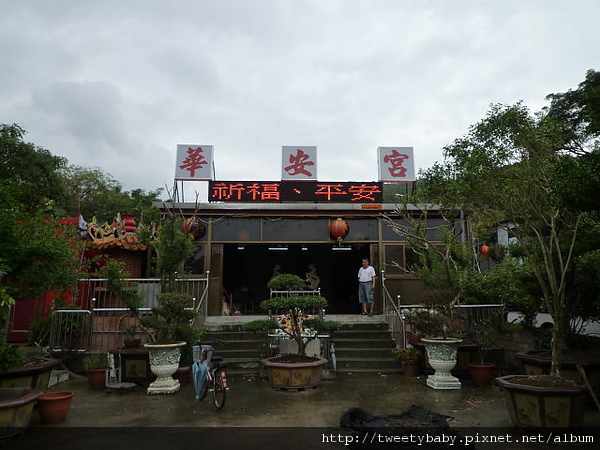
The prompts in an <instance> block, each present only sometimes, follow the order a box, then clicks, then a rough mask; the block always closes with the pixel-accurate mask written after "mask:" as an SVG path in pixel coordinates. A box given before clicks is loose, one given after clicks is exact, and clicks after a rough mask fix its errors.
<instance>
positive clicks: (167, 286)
mask: <svg viewBox="0 0 600 450" xmlns="http://www.w3.org/2000/svg"><path fill="white" fill-rule="evenodd" d="M147 238H148V239H149V242H148V243H149V244H150V245H151V246H152V248H153V250H154V251H155V253H156V271H157V272H158V274H159V275H160V278H161V294H160V295H159V296H158V299H157V303H158V305H157V306H155V307H153V308H152V315H150V316H143V317H140V316H139V310H136V309H135V308H134V310H135V311H136V313H137V314H138V317H140V324H141V326H142V327H143V328H144V331H145V332H146V334H147V335H148V338H149V341H150V342H149V343H147V344H144V347H145V348H147V349H148V352H149V359H150V370H151V371H152V372H153V373H154V374H155V375H156V377H157V378H156V380H155V381H153V382H152V383H150V386H148V390H147V392H148V394H173V393H175V392H177V391H178V390H179V388H180V382H179V380H177V379H174V378H173V376H172V375H173V374H174V373H175V372H176V371H177V369H178V368H179V362H180V360H181V355H182V352H183V353H184V354H188V355H191V353H192V346H193V345H194V343H195V341H196V339H197V337H198V336H199V333H200V332H199V331H198V330H196V329H195V328H194V326H193V321H194V319H195V316H196V313H195V311H194V310H193V309H192V306H193V305H192V303H191V298H190V297H189V296H187V295H185V294H182V293H179V292H178V291H177V285H176V277H177V273H178V271H181V269H182V268H183V263H184V261H185V259H186V258H187V256H188V255H189V254H190V253H191V252H192V251H193V250H194V245H193V243H192V238H191V237H190V236H187V235H186V234H185V233H183V232H182V230H181V219H180V217H178V216H177V215H176V214H174V213H172V212H170V213H169V214H168V215H166V216H165V217H164V218H163V221H162V224H161V225H160V227H159V228H158V231H157V233H156V235H155V236H154V235H152V236H148V237H147ZM188 359H189V358H188Z"/></svg>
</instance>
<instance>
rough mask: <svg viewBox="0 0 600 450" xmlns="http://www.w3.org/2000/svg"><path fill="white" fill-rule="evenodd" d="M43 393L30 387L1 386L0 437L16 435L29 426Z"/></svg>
mask: <svg viewBox="0 0 600 450" xmlns="http://www.w3.org/2000/svg"><path fill="white" fill-rule="evenodd" d="M42 394H43V392H42V391H40V390H38V389H33V388H30V387H8V388H0V439H2V440H4V439H7V438H9V437H11V436H14V435H16V434H18V433H20V432H22V431H23V430H25V428H27V427H28V426H29V422H30V421H31V413H32V411H33V407H34V406H35V402H36V400H37V399H38V398H39V397H40V396H41V395H42Z"/></svg>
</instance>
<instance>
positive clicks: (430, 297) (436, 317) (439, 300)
mask: <svg viewBox="0 0 600 450" xmlns="http://www.w3.org/2000/svg"><path fill="white" fill-rule="evenodd" d="M453 298H454V293H453V291H452V290H444V289H432V288H429V289H427V290H426V291H425V292H424V294H423V300H424V302H425V304H426V305H427V307H426V308H425V309H420V310H416V311H414V312H412V313H409V314H408V315H407V318H406V320H407V321H408V322H409V323H411V324H412V325H413V327H414V330H415V332H416V333H417V334H418V335H419V336H420V339H419V343H417V344H415V345H417V346H423V347H424V348H425V354H426V356H427V363H428V364H429V366H430V367H431V368H432V369H433V370H434V373H433V374H432V375H428V377H427V381H426V383H427V386H429V387H431V388H433V389H444V390H447V389H460V387H461V383H460V380H459V379H458V378H457V377H455V376H454V375H452V373H451V371H452V370H453V369H454V368H455V367H456V364H457V360H458V358H457V357H458V348H459V345H460V344H461V343H462V342H463V338H462V335H463V334H464V330H465V328H466V325H465V321H464V319H463V318H462V314H461V312H460V310H458V309H456V308H454V303H453V301H452V299H453Z"/></svg>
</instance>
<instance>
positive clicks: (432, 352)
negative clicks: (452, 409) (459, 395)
mask: <svg viewBox="0 0 600 450" xmlns="http://www.w3.org/2000/svg"><path fill="white" fill-rule="evenodd" d="M421 342H423V344H425V350H426V351H427V361H428V362H429V365H430V366H431V367H432V368H433V369H434V370H435V373H434V374H433V375H429V376H428V377H427V386H429V387H431V388H433V389H460V388H461V384H460V380H459V379H458V378H456V377H455V376H453V375H452V374H451V373H450V371H451V370H452V369H454V367H455V366H456V354H457V352H458V344H460V343H461V342H462V339H457V338H421Z"/></svg>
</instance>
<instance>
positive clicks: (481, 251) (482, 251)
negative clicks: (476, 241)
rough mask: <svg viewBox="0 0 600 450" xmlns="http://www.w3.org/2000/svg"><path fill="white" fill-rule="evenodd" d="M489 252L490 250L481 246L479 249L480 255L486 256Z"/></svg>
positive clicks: (485, 246)
mask: <svg viewBox="0 0 600 450" xmlns="http://www.w3.org/2000/svg"><path fill="white" fill-rule="evenodd" d="M489 252H490V248H489V247H488V246H487V245H485V244H483V245H482V246H481V247H479V253H481V254H482V255H487V254H488V253H489Z"/></svg>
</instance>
